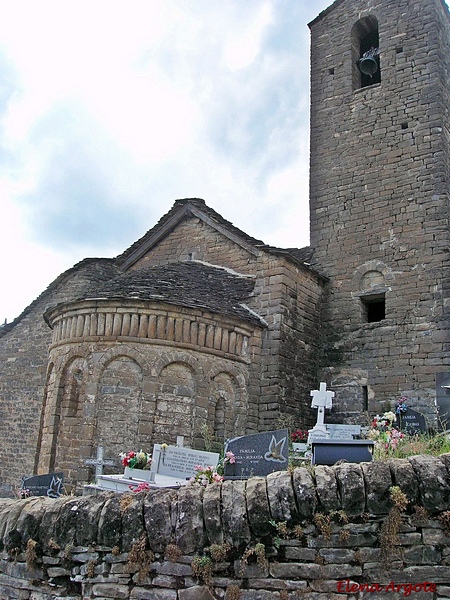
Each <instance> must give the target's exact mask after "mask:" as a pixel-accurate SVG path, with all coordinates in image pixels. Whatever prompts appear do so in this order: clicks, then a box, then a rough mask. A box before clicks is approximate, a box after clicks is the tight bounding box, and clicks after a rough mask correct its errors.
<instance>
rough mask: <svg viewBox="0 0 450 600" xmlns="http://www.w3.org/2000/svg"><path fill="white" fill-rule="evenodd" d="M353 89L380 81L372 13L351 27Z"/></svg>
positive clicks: (377, 35)
mask: <svg viewBox="0 0 450 600" xmlns="http://www.w3.org/2000/svg"><path fill="white" fill-rule="evenodd" d="M352 80H353V89H354V90H358V89H360V88H364V87H368V86H369V85H374V84H375V83H381V67H380V38H379V34H378V21H377V19H376V17H374V16H373V15H371V16H369V17H364V18H363V19H360V20H359V21H357V22H356V23H355V24H354V25H353V28H352Z"/></svg>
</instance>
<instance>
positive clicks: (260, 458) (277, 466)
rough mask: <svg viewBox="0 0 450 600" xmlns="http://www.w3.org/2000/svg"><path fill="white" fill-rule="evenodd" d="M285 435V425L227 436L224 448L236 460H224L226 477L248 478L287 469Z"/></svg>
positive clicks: (287, 450) (287, 452)
mask: <svg viewBox="0 0 450 600" xmlns="http://www.w3.org/2000/svg"><path fill="white" fill-rule="evenodd" d="M288 436H289V433H288V430H287V429H279V430H277V431H266V432H263V433H255V434H253V435H243V436H240V437H237V438H234V439H232V440H229V441H228V442H227V443H226V445H225V452H233V454H234V456H235V459H236V462H235V463H234V464H229V463H227V464H225V479H248V478H249V477H254V476H257V475H260V476H265V475H268V474H269V473H273V472H274V471H283V470H285V469H287V467H288V454H289V441H288Z"/></svg>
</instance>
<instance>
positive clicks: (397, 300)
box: [310, 0, 450, 422]
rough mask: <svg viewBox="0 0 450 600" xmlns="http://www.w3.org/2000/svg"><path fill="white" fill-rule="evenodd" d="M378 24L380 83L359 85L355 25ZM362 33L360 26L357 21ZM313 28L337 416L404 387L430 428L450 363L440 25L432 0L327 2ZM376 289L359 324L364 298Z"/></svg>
mask: <svg viewBox="0 0 450 600" xmlns="http://www.w3.org/2000/svg"><path fill="white" fill-rule="evenodd" d="M365 19H371V20H372V21H371V22H372V23H373V22H374V21H375V22H376V23H377V24H378V32H379V46H380V65H381V69H380V70H381V83H377V84H374V85H369V86H367V87H363V88H360V89H358V87H357V86H356V88H355V85H354V84H355V77H353V76H352V73H353V74H354V70H355V68H356V67H355V65H356V59H357V58H358V57H357V56H355V46H356V43H355V36H356V33H355V29H352V28H353V27H354V26H355V24H356V23H358V22H359V23H361V22H363V23H365V25H367V22H368V21H364V20H365ZM361 27H363V25H361ZM310 28H311V165H310V167H311V168H310V173H311V186H310V190H311V191H310V206H311V245H312V246H313V247H314V252H315V255H314V261H313V264H314V266H315V267H316V268H318V269H319V270H320V271H321V272H322V273H324V274H325V275H326V276H327V277H329V278H330V281H331V284H330V293H329V303H328V305H327V309H328V310H327V314H326V323H327V325H328V326H329V327H330V328H331V329H332V330H333V332H334V333H335V334H336V335H337V336H338V338H339V339H338V343H339V348H340V350H341V359H342V360H341V362H340V364H337V365H336V364H335V365H331V364H330V365H329V366H330V367H333V370H332V371H331V372H329V373H328V378H327V379H328V383H329V384H330V385H333V386H335V387H338V388H339V389H338V390H337V394H336V400H337V402H336V410H340V412H341V417H340V418H343V417H349V416H358V415H359V414H360V412H361V410H364V394H363V390H362V388H363V387H364V386H365V387H366V391H367V393H366V400H367V399H368V409H369V411H370V412H378V411H379V410H380V409H381V405H382V403H384V402H389V403H392V402H393V401H395V400H396V399H398V398H399V397H400V396H401V395H404V396H407V397H408V399H409V400H410V405H411V406H412V407H414V408H416V409H418V410H420V411H422V412H424V413H426V414H427V416H428V417H429V418H430V421H431V422H433V419H434V418H435V416H436V415H435V411H436V406H435V375H436V372H437V371H445V370H446V368H447V367H448V365H449V352H448V339H449V338H448V331H449V319H448V301H449V300H448V287H449V286H448V280H449V265H450V262H449V253H448V246H449V243H450V240H449V227H448V204H449V195H448V190H449V177H450V154H449V127H450V119H449V110H448V107H449V88H448V76H449V72H450V58H449V56H450V54H449V48H450V19H449V13H448V8H447V7H446V6H445V4H444V2H442V1H441V0H418V1H415V2H410V1H407V0H396V1H395V2H394V1H392V0H374V1H371V2H368V1H367V0H352V1H351V2H335V3H334V5H333V6H332V7H331V8H330V9H327V11H325V12H324V13H323V14H322V15H321V16H319V17H318V18H317V19H316V20H315V21H313V23H312V24H311V25H310ZM376 293H382V294H385V306H386V318H385V319H383V320H381V321H379V322H376V323H367V322H365V318H364V308H363V305H362V302H361V300H362V299H363V298H364V297H366V296H370V295H371V294H373V295H374V294H376Z"/></svg>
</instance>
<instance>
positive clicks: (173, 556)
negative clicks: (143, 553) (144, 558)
mask: <svg viewBox="0 0 450 600" xmlns="http://www.w3.org/2000/svg"><path fill="white" fill-rule="evenodd" d="M182 554H183V553H182V552H181V550H180V548H179V547H178V546H177V545H176V544H167V546H166V551H165V553H164V555H165V557H166V558H167V560H170V562H177V560H178V559H179V558H180V556H182Z"/></svg>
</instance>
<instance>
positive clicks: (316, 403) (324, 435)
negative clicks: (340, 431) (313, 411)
mask: <svg viewBox="0 0 450 600" xmlns="http://www.w3.org/2000/svg"><path fill="white" fill-rule="evenodd" d="M310 395H311V397H312V403H311V407H312V408H317V422H316V424H315V425H314V427H313V428H312V429H310V430H309V431H308V444H310V443H311V442H312V440H313V439H328V438H329V437H330V433H329V432H328V431H327V428H326V427H325V423H324V417H325V409H326V408H331V407H332V406H333V398H334V392H332V391H330V390H327V384H326V383H324V382H323V381H321V382H320V386H319V389H318V390H312V391H311V393H310Z"/></svg>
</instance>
